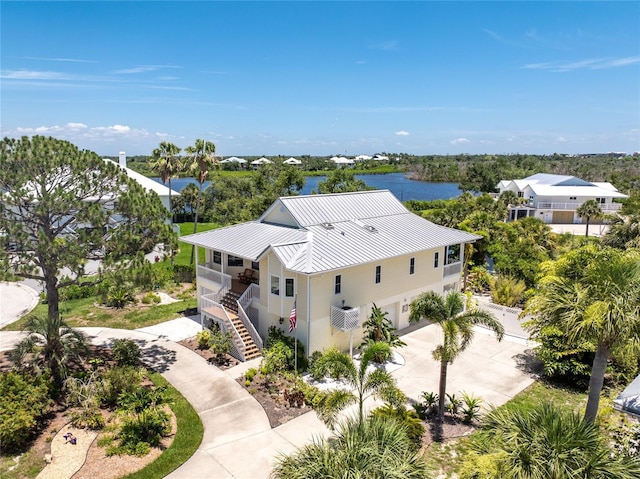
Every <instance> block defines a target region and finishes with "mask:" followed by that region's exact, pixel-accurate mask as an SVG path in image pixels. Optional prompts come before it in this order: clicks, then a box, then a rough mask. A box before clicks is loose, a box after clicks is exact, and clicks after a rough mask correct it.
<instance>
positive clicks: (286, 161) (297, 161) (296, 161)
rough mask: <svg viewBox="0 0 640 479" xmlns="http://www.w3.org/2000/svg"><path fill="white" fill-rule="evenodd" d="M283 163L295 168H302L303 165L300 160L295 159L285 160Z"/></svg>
mask: <svg viewBox="0 0 640 479" xmlns="http://www.w3.org/2000/svg"><path fill="white" fill-rule="evenodd" d="M282 163H284V164H285V165H295V166H300V165H301V164H302V162H301V161H300V160H298V159H297V158H294V157H291V158H289V159H287V160H284V161H283V162H282Z"/></svg>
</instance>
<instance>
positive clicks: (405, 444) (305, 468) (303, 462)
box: [271, 417, 430, 479]
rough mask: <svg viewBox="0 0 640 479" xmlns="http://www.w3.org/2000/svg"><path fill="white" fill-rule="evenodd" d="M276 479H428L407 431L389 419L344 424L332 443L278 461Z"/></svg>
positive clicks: (319, 441) (323, 441)
mask: <svg viewBox="0 0 640 479" xmlns="http://www.w3.org/2000/svg"><path fill="white" fill-rule="evenodd" d="M271 477H272V478H273V479H285V478H286V479H326V478H345V479H347V478H354V479H355V478H367V479H414V478H415V479H426V478H428V477H430V476H429V475H428V471H427V466H426V463H425V459H424V456H423V455H422V454H420V453H418V452H417V451H416V448H415V446H414V445H413V444H412V443H411V441H410V440H409V438H408V436H407V432H406V427H405V426H404V425H402V424H400V423H399V422H397V421H394V420H389V419H385V418H375V417H374V418H369V419H367V420H366V421H365V422H364V424H362V425H361V424H359V423H358V422H357V421H355V420H351V421H348V422H347V423H345V424H343V425H342V426H341V427H340V429H339V431H338V433H337V435H336V436H335V437H332V438H330V439H324V438H321V439H314V441H313V442H312V443H311V444H308V445H306V446H303V447H301V448H300V449H298V450H297V451H295V452H294V453H293V454H291V455H289V456H281V457H280V458H279V459H278V463H277V464H276V466H275V468H274V470H273V472H272V473H271Z"/></svg>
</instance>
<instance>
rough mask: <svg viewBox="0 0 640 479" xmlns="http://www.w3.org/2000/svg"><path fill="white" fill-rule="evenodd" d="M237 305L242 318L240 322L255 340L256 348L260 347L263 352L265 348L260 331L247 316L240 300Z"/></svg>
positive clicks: (239, 316) (239, 315)
mask: <svg viewBox="0 0 640 479" xmlns="http://www.w3.org/2000/svg"><path fill="white" fill-rule="evenodd" d="M236 303H238V318H240V321H242V324H244V327H245V328H246V329H247V332H248V333H249V336H251V339H253V342H254V343H256V346H258V350H259V351H262V347H263V345H262V338H261V337H260V335H259V334H258V331H256V328H255V326H254V325H253V323H252V322H251V320H250V319H249V317H248V316H247V313H246V312H245V310H244V308H243V307H242V304H241V303H240V300H237V301H236Z"/></svg>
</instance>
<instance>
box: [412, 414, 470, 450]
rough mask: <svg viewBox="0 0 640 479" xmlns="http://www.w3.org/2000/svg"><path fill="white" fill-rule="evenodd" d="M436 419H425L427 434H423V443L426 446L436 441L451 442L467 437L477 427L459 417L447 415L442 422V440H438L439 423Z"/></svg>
mask: <svg viewBox="0 0 640 479" xmlns="http://www.w3.org/2000/svg"><path fill="white" fill-rule="evenodd" d="M436 421H437V420H436V419H427V420H425V421H423V425H424V428H425V434H424V435H423V436H422V445H423V446H424V447H425V448H428V447H429V446H431V444H433V443H434V442H449V441H453V440H456V439H460V438H462V437H466V436H468V435H470V434H471V433H473V432H474V431H475V430H476V429H477V428H476V426H475V425H473V424H465V423H463V422H461V421H460V420H459V419H454V418H452V417H450V416H445V417H444V423H443V424H442V435H441V437H440V441H438V424H437V422H436Z"/></svg>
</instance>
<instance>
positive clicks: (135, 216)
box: [0, 136, 175, 321]
mask: <svg viewBox="0 0 640 479" xmlns="http://www.w3.org/2000/svg"><path fill="white" fill-rule="evenodd" d="M0 196H1V197H2V201H0V231H2V232H3V233H4V234H5V235H6V237H7V239H8V240H9V241H11V242H14V243H17V244H18V245H19V249H18V251H17V252H11V253H10V252H7V251H6V250H5V249H4V248H3V249H2V250H1V251H0V265H1V266H2V271H4V272H5V273H6V272H12V273H14V274H15V275H16V276H18V277H21V278H31V279H34V280H37V281H42V282H43V283H44V285H45V292H46V294H47V299H48V317H49V319H50V320H52V321H57V319H58V317H59V294H58V291H59V289H60V288H62V287H64V286H67V285H70V284H76V283H78V282H79V281H80V280H81V279H82V278H83V277H84V276H85V275H86V272H85V265H86V261H87V260H88V259H100V260H101V262H102V267H103V269H113V268H117V267H122V266H124V265H126V264H127V261H128V260H131V259H133V258H134V257H135V256H136V255H137V254H138V252H140V251H144V250H150V249H151V248H152V247H153V245H155V244H156V243H165V244H168V245H172V244H174V243H175V235H174V234H173V233H172V231H171V228H170V227H169V226H168V225H167V223H166V220H167V219H168V216H169V213H168V211H167V210H166V209H165V208H164V206H163V205H162V203H161V201H160V198H159V197H158V196H157V195H156V194H154V193H149V192H147V191H145V190H144V189H143V188H142V187H141V186H140V185H139V184H138V183H137V182H135V181H134V180H131V179H130V178H129V177H128V176H127V174H126V173H125V172H124V171H123V170H122V169H121V168H120V167H119V166H118V165H117V164H115V163H113V162H110V161H104V160H102V158H100V157H99V156H98V155H96V154H95V153H93V152H90V151H86V150H79V149H78V148H77V147H76V146H74V145H72V144H71V143H69V142H67V141H63V140H57V139H54V138H45V137H42V136H34V137H33V138H28V137H23V138H21V139H12V138H5V139H3V140H2V145H1V150H0ZM63 269H66V270H67V273H65V278H64V279H63V278H62V271H63Z"/></svg>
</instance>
